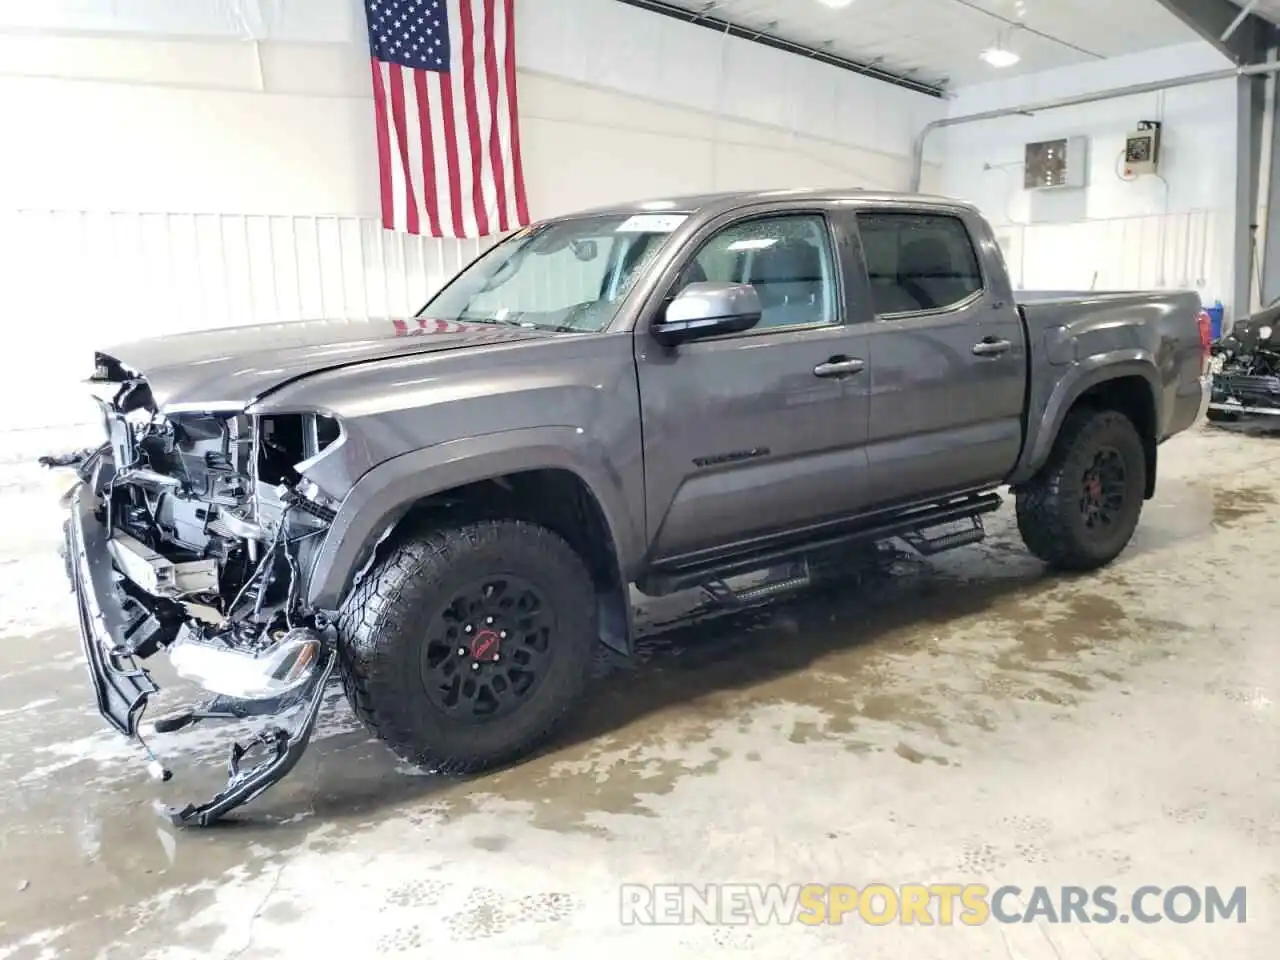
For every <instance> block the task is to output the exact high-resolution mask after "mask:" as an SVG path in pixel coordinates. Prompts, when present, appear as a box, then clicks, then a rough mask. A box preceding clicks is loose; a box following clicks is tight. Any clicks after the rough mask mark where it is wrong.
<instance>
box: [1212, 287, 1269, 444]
mask: <svg viewBox="0 0 1280 960" xmlns="http://www.w3.org/2000/svg"><path fill="white" fill-rule="evenodd" d="M1211 353H1212V367H1211V369H1212V372H1213V386H1212V391H1211V394H1210V399H1209V410H1208V417H1209V419H1210V420H1214V421H1218V422H1232V421H1236V420H1240V419H1242V418H1245V419H1258V418H1269V417H1280V300H1277V301H1274V302H1272V303H1271V304H1269V305H1268V306H1266V307H1264V308H1263V309H1261V310H1259V311H1258V312H1257V313H1255V314H1253V315H1252V316H1250V317H1247V318H1246V319H1244V320H1238V321H1236V323H1235V325H1234V326H1232V328H1231V330H1230V332H1228V333H1227V334H1226V335H1225V336H1223V337H1221V338H1219V339H1218V340H1216V341H1215V342H1214V343H1213V346H1212V349H1211ZM1275 422H1276V423H1277V425H1280V420H1276V421H1275Z"/></svg>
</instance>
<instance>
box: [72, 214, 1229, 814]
mask: <svg viewBox="0 0 1280 960" xmlns="http://www.w3.org/2000/svg"><path fill="white" fill-rule="evenodd" d="M1208 348H1209V336H1208V328H1207V318H1206V317H1205V316H1204V314H1203V313H1202V311H1201V309H1200V302H1199V299H1198V297H1197V296H1196V294H1195V293H1180V292H1172V293H1171V292H1159V293H1157V292H1150V293H1117V294H1094V293H1087V294H1080V295H1076V296H1072V295H1066V294H1053V295H1049V296H1041V297H1035V298H1032V299H1028V300H1026V301H1025V302H1021V303H1019V302H1016V301H1015V298H1014V295H1013V291H1012V289H1011V288H1010V282H1009V277H1008V274H1007V272H1006V270H1005V264H1004V262H1003V260H1002V258H1001V255H1000V251H999V249H998V247H997V245H996V242H995V239H994V238H993V236H992V232H991V228H990V226H989V225H988V224H987V222H986V221H985V220H984V219H983V218H982V217H981V216H980V215H979V213H978V212H977V211H976V210H975V209H974V208H973V207H971V206H968V205H966V204H963V203H957V202H953V201H948V200H943V199H936V198H929V197H919V196H903V195H894V194H878V193H868V192H864V191H859V190H851V191H801V190H783V191H766V192H757V193H734V194H720V195H714V196H701V197H686V198H677V199H671V200H665V201H661V202H647V203H635V204H625V205H621V206H617V207H611V208H608V209H602V210H595V211H590V212H586V213H581V214H576V215H573V216H567V217H560V218H556V219H554V220H549V221H546V222H543V223H539V224H537V225H535V226H532V227H529V228H527V229H524V230H521V231H519V232H518V233H516V234H515V235H513V236H511V237H510V238H508V239H506V240H504V241H502V242H501V243H499V244H498V245H497V246H496V247H494V248H493V249H491V250H489V251H488V252H486V253H484V254H483V255H482V256H480V257H479V258H478V259H477V260H476V261H475V262H473V263H472V264H471V265H469V266H468V267H466V268H465V269H464V270H463V271H462V272H461V273H460V274H459V275H458V276H457V277H455V278H454V279H453V280H452V281H451V282H450V283H449V284H448V285H447V286H446V287H445V288H444V289H442V290H441V291H440V292H439V293H438V294H436V295H435V296H434V297H433V298H432V299H431V300H430V302H428V303H427V305H426V306H425V307H423V309H422V310H421V311H420V312H419V314H418V315H417V316H416V317H414V318H412V319H406V320H401V321H396V322H394V323H383V322H380V321H368V322H364V321H360V322H350V321H333V322H320V323H299V324H292V325H283V326H280V325H274V326H261V327H244V328H238V329H235V330H228V331H209V332H203V333H195V334H185V335H178V336H172V337H167V338H163V339H159V340H149V341H143V342H139V343H134V344H127V345H124V346H120V347H117V348H111V349H106V350H103V351H102V352H100V353H98V354H97V357H96V372H95V375H94V377H93V380H94V382H95V384H96V385H97V386H98V388H99V389H100V391H101V392H102V399H101V409H102V416H103V424H104V429H105V431H106V435H107V438H108V440H107V442H106V443H104V444H103V446H102V447H101V448H100V449H99V450H97V451H95V452H94V453H92V454H91V455H90V456H88V457H87V458H86V459H84V460H83V461H82V462H80V463H79V470H80V474H81V482H80V483H79V484H78V485H77V487H76V488H75V490H74V493H73V494H72V496H71V516H70V521H69V525H68V565H69V570H70V574H71V579H72V582H73V584H74V588H75V595H76V599H77V605H78V609H79V612H80V618H81V627H82V636H83V640H84V649H85V654H86V657H87V660H88V662H89V665H90V673H91V677H92V679H93V685H94V689H95V691H96V695H97V698H98V706H99V709H100V710H101V712H102V714H103V716H104V717H105V718H106V719H107V721H108V722H109V723H110V724H111V725H112V726H114V727H115V728H116V729H118V730H119V731H121V732H122V733H124V734H126V735H128V736H131V737H137V736H138V734H139V722H140V719H141V716H142V711H143V710H144V709H145V707H146V704H147V701H148V699H149V698H150V697H151V695H152V694H154V693H155V692H156V689H157V688H156V684H155V682H154V680H153V679H152V678H151V675H150V674H149V672H148V671H147V670H146V669H145V668H143V667H142V665H141V661H144V660H146V659H147V658H149V657H152V656H154V655H156V654H157V653H159V652H161V651H163V652H165V653H167V654H168V656H169V658H170V660H171V662H172V664H173V666H174V667H175V668H176V669H177V671H178V672H179V673H180V674H182V675H183V676H185V677H187V678H189V679H191V680H193V681H195V682H196V683H198V684H199V685H201V686H202V687H204V688H206V689H208V690H209V691H211V693H212V694H213V695H214V699H213V700H212V701H211V702H210V703H209V704H208V705H207V706H205V707H203V708H201V709H200V710H196V711H187V712H183V713H179V714H177V715H173V716H169V717H166V718H164V719H162V720H160V721H157V723H156V725H155V726H156V729H157V730H158V731H160V732H165V731H172V730H176V729H180V728H181V727H184V726H187V725H189V724H191V723H194V722H197V721H201V720H205V719H210V718H216V719H226V718H244V717H270V718H273V719H271V720H270V721H269V725H268V726H267V727H266V729H265V730H264V731H263V732H262V733H261V734H260V735H259V736H258V738H257V739H256V740H255V741H254V742H253V743H251V744H248V745H245V746H240V745H237V746H236V747H235V748H234V750H233V755H232V774H231V778H230V782H229V783H228V786H227V789H226V790H225V791H224V792H223V793H221V794H219V795H218V796H217V797H215V798H214V799H213V800H211V801H210V802H208V803H205V804H201V805H198V806H196V805H193V806H188V807H186V808H185V809H182V810H175V811H172V814H171V815H172V817H173V819H174V820H175V822H178V823H196V824H204V823H208V822H211V821H212V820H215V819H217V818H218V817H220V816H222V815H223V814H225V813H226V812H227V811H229V810H231V809H233V808H235V807H236V806H239V805H240V804H242V803H244V802H247V801H248V800H251V799H253V798H254V797H256V796H257V795H258V794H260V793H261V792H262V791H263V790H265V789H267V787H269V786H270V785H271V784H272V783H274V782H276V781H277V780H279V779H280V777H282V776H283V775H284V774H285V773H287V771H288V770H289V769H290V768H291V767H292V766H293V764H294V763H295V762H296V760H297V758H298V756H299V755H300V754H301V752H302V750H303V749H305V747H306V743H307V740H308V737H309V736H310V732H311V729H312V725H313V724H314V722H315V718H316V714H317V712H318V711H319V709H320V704H321V696H320V691H321V689H322V687H323V685H324V683H325V682H326V680H327V679H328V677H329V676H330V673H331V672H332V671H335V670H336V671H337V673H338V674H340V675H341V677H342V682H343V685H344V687H345V689H346V694H347V697H348V699H349V701H350V703H351V706H352V707H353V708H354V710H355V712H356V713H357V714H358V715H359V716H360V718H361V719H362V720H363V721H364V722H365V723H366V724H367V725H368V726H369V728H370V729H371V730H373V731H374V732H375V733H376V734H377V735H378V736H379V737H381V738H382V739H383V740H384V741H385V742H386V743H387V744H388V745H389V746H390V747H391V748H392V749H393V750H394V751H395V752H396V753H397V754H399V755H400V756H402V757H404V758H405V759H407V760H410V761H412V762H415V763H418V764H422V765H425V766H428V767H430V768H432V769H436V770H442V771H461V772H470V771H477V770H482V769H486V768H490V767H493V766H495V765H498V764H503V763H507V762H510V761H512V760H515V759H517V758H519V757H521V756H524V755H526V754H527V753H528V752H529V751H531V750H533V749H535V748H536V747H537V746H538V745H540V744H542V743H544V742H545V741H546V740H547V739H548V738H549V737H550V736H551V735H552V734H553V733H554V732H555V731H557V730H559V729H560V728H561V727H562V725H563V724H564V723H565V722H566V720H567V718H568V717H569V716H570V715H571V714H572V713H573V710H574V708H575V707H576V706H577V705H578V704H579V703H580V701H581V700H582V699H583V696H584V692H585V690H586V688H587V685H588V677H589V674H590V666H591V661H592V657H593V654H594V652H595V650H596V647H597V644H599V643H603V644H604V645H606V646H607V647H610V648H612V649H613V650H615V651H617V652H619V653H621V654H624V655H626V654H629V653H630V652H631V647H632V609H631V605H630V602H629V597H630V592H629V587H630V586H631V585H634V586H635V587H637V588H638V589H639V590H640V591H642V592H644V593H646V594H649V595H654V596H658V595H664V594H670V593H673V592H676V591H680V590H685V589H689V588H696V587H705V588H707V589H710V590H713V591H715V592H717V594H718V595H721V596H732V591H731V590H729V588H728V587H727V585H726V581H727V580H729V579H730V578H733V577H734V576H735V575H738V574H746V573H751V572H757V571H766V570H779V569H782V570H784V572H783V573H782V574H781V575H780V577H779V579H778V580H776V581H774V582H773V583H772V584H766V585H765V586H764V587H763V588H761V589H763V590H764V591H765V593H768V592H770V591H777V590H781V589H789V588H793V587H795V586H799V585H803V584H804V583H806V582H807V581H808V580H809V578H810V577H811V575H812V571H813V570H814V569H815V568H816V567H817V566H818V565H820V564H830V563H832V562H833V561H834V562H837V563H838V562H839V558H840V557H842V556H844V555H846V552H847V551H850V550H851V548H858V549H861V548H863V547H865V546H867V545H872V544H876V543H880V542H883V541H885V540H888V539H890V538H902V539H904V540H905V541H906V542H907V543H909V544H910V545H911V546H912V547H914V548H915V549H916V550H918V551H919V552H921V553H923V554H933V553H937V552H939V551H942V550H948V549H952V548H955V547H959V546H962V545H964V544H970V543H975V542H977V541H978V540H981V539H982V537H983V519H982V518H983V517H984V516H985V515H986V514H988V513H990V512H991V511H993V510H995V509H997V508H998V507H999V506H1000V504H1001V497H1000V495H999V494H998V492H997V490H998V488H1000V487H1002V486H1003V485H1006V484H1007V485H1009V486H1010V487H1011V489H1012V491H1013V495H1014V497H1015V501H1016V508H1017V524H1018V529H1019V530H1020V531H1021V534H1022V537H1023V539H1024V541H1025V542H1026V544H1027V547H1028V548H1029V549H1030V550H1031V552H1032V553H1034V554H1035V555H1036V556H1037V557H1040V558H1042V559H1043V560H1044V561H1045V562H1046V563H1048V564H1050V565H1052V566H1054V567H1057V568H1060V569H1065V570H1091V569H1095V568H1097V567H1101V566H1103V565H1105V564H1107V563H1110V562H1111V561H1112V560H1113V559H1114V558H1115V557H1116V556H1118V555H1119V554H1120V553H1121V551H1122V550H1123V549H1124V548H1125V546H1126V545H1127V544H1128V542H1129V540H1130V538H1131V536H1132V535H1133V532H1134V529H1135V527H1136V525H1137V523H1138V520H1139V515H1140V513H1141V510H1142V506H1143V502H1144V501H1145V500H1146V499H1148V498H1150V497H1151V496H1152V494H1153V493H1154V491H1155V488H1156V468H1157V462H1158V456H1157V454H1158V450H1159V446H1160V444H1161V443H1162V442H1164V441H1165V440H1167V439H1168V438H1169V437H1171V436H1173V435H1174V434H1176V433H1178V432H1179V431H1181V430H1184V429H1186V428H1187V427H1189V426H1191V425H1192V424H1194V423H1195V422H1197V420H1198V419H1199V417H1200V416H1201V415H1202V409H1203V404H1204V403H1205V402H1206V396H1207V389H1208V378H1207V375H1206V371H1207V365H1208V359H1209V358H1208ZM763 595H764V594H762V593H760V592H759V591H758V590H757V591H756V592H753V593H752V594H750V595H748V596H745V597H741V596H740V597H739V599H741V600H746V601H750V600H752V599H756V598H758V597H760V596H763ZM280 718H290V719H280ZM255 748H256V749H261V750H265V751H266V753H267V756H266V759H264V760H262V761H260V762H259V763H257V764H256V765H254V766H252V767H246V768H243V769H242V767H241V761H242V759H243V758H244V756H245V755H246V753H247V752H248V751H249V750H250V749H255ZM148 749H149V748H148ZM158 769H159V770H160V772H161V775H162V776H163V775H165V774H164V772H163V767H162V766H160V767H158Z"/></svg>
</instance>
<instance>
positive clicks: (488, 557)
mask: <svg viewBox="0 0 1280 960" xmlns="http://www.w3.org/2000/svg"><path fill="white" fill-rule="evenodd" d="M338 632H339V642H340V646H339V649H340V651H341V664H342V675H343V684H344V687H345V690H346V694H347V699H348V700H349V701H350V703H351V706H352V708H353V709H354V710H355V712H356V714H357V716H359V717H360V719H361V720H363V721H364V723H365V725H366V726H368V727H369V728H370V730H372V731H373V733H374V734H375V735H376V736H378V737H379V738H380V739H382V740H383V741H384V742H385V743H386V744H387V745H388V746H390V747H391V749H392V750H393V751H395V753H396V754H398V755H399V756H400V757H401V758H402V759H405V760H407V761H409V762H411V763H415V764H419V765H421V766H424V767H427V768H429V769H433V770H438V771H440V772H442V773H471V772H476V771H479V770H483V769H488V768H491V767H495V766H498V765H501V764H504V763H508V762H511V761H512V760H515V759H517V758H519V757H521V756H522V755H525V754H527V753H529V752H531V751H533V750H534V749H536V748H537V747H538V746H539V745H541V744H542V743H544V742H545V741H546V740H548V739H549V738H550V737H551V736H552V735H554V734H555V733H556V732H557V731H558V730H559V729H560V728H561V726H562V725H563V724H564V723H565V721H566V720H567V719H568V718H569V717H570V716H571V714H572V713H573V710H574V708H576V707H577V706H578V705H579V704H580V702H581V701H582V700H583V699H584V693H585V690H586V685H587V681H588V679H589V677H590V672H591V665H592V662H593V659H594V654H595V647H596V641H597V638H598V636H599V632H598V630H597V625H596V602H595V590H594V587H593V585H592V581H591V577H590V575H589V574H588V573H587V570H586V568H585V566H584V565H583V563H582V561H581V560H580V559H579V557H578V555H577V554H576V553H575V552H574V551H573V549H572V548H571V547H570V546H569V545H568V544H567V543H565V541H564V540H563V539H561V538H560V537H559V536H557V535H556V534H554V533H552V532H551V531H549V530H547V529H545V528H543V527H540V526H537V525H535V524H532V523H527V522H524V521H519V520H496V521H494V520H486V521H478V522H474V523H469V524H464V525H460V526H456V527H452V528H446V529H431V530H421V531H415V532H411V533H409V534H408V535H406V536H403V537H402V538H401V539H400V540H399V542H398V543H397V545H396V546H395V547H394V548H393V549H392V550H391V551H390V552H389V554H388V555H387V556H386V557H385V558H384V559H383V560H382V562H381V563H380V564H379V565H378V566H377V567H375V568H374V569H373V570H371V571H370V572H369V574H368V575H367V576H366V577H365V579H364V580H363V581H361V583H360V585H359V586H358V587H357V588H356V589H355V590H353V591H352V594H351V596H350V597H349V598H348V599H347V600H346V602H345V603H344V605H343V609H342V613H341V616H340V618H339V622H338Z"/></svg>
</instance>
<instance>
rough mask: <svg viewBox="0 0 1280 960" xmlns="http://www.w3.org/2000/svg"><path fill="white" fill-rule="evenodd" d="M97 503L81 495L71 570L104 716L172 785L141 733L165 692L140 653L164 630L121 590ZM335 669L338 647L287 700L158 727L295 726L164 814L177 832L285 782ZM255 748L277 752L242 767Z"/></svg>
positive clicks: (216, 707)
mask: <svg viewBox="0 0 1280 960" xmlns="http://www.w3.org/2000/svg"><path fill="white" fill-rule="evenodd" d="M97 503H98V499H97V497H96V496H95V495H94V493H93V491H92V489H91V488H90V486H89V485H88V484H82V485H81V486H79V487H78V488H76V490H75V492H74V494H73V496H72V498H71V516H70V518H69V520H68V523H67V531H66V539H67V542H66V550H67V554H66V560H67V571H68V575H69V576H70V578H71V587H72V590H73V592H74V594H75V601H76V609H77V612H78V615H79V625H80V640H81V645H82V646H83V648H84V655H85V661H86V662H87V663H88V666H89V678H90V682H91V684H92V686H93V691H94V696H95V698H96V699H97V704H98V712H99V713H101V714H102V716H103V718H104V719H105V720H106V721H107V723H109V724H110V725H111V726H112V727H113V728H114V729H115V730H117V731H119V732H120V733H122V734H124V735H125V736H126V737H130V738H132V739H134V740H136V741H137V742H138V744H139V746H140V747H141V748H142V749H143V751H145V753H146V755H147V756H148V757H150V759H151V761H152V764H151V772H152V775H153V776H155V777H157V778H158V779H161V780H168V779H170V777H171V774H170V772H169V771H168V770H167V769H165V768H164V767H163V766H162V765H161V764H160V762H159V761H158V760H157V759H156V757H155V755H154V754H153V753H152V751H151V748H150V747H149V746H148V745H147V744H146V743H145V741H143V739H142V737H141V736H140V734H139V725H140V724H141V722H142V716H143V713H144V712H145V711H146V708H147V702H148V701H149V700H150V698H151V696H152V695H153V694H155V693H157V692H158V691H159V687H158V686H157V684H156V683H155V681H154V680H152V678H151V675H150V674H149V673H148V672H147V670H146V669H144V668H143V667H141V666H140V665H139V664H138V650H139V649H140V648H141V647H142V645H143V643H144V642H145V641H146V640H148V639H149V638H150V637H151V635H152V634H153V633H154V632H155V631H156V630H157V629H158V624H157V623H156V621H155V618H154V616H153V615H152V614H151V613H150V612H149V611H147V610H146V609H144V608H143V607H142V606H141V605H140V604H138V603H137V602H136V601H134V600H133V599H131V598H129V597H128V596H127V595H126V594H125V593H124V591H123V590H122V589H120V587H118V586H117V584H116V578H117V574H116V572H115V569H114V566H113V564H112V562H111V554H110V551H109V550H108V547H107V533H106V530H105V529H104V528H103V526H102V524H100V523H99V522H98V521H97V519H96V518H95V516H94V511H95V509H96V507H97ZM336 662H337V657H336V656H335V654H334V650H333V647H332V646H331V645H325V646H324V648H323V652H322V653H321V657H320V661H319V663H318V664H317V665H316V667H315V670H314V672H313V674H312V676H311V679H310V680H309V681H308V682H307V684H306V685H305V686H303V687H302V689H300V690H298V691H296V692H294V693H292V694H290V695H289V696H287V697H285V698H281V699H280V700H278V701H274V702H267V701H243V700H234V699H231V698H227V697H216V698H214V699H213V700H212V701H211V702H210V703H208V704H207V705H205V706H204V707H202V708H200V709H199V710H195V711H190V712H188V713H185V714H182V715H181V716H180V717H179V718H178V719H177V720H176V721H174V720H170V721H168V722H165V721H161V722H158V723H157V724H156V728H157V731H158V732H160V733H166V732H173V731H175V730H178V729H181V728H183V727H187V726H190V725H191V724H193V723H198V722H201V721H204V720H232V721H237V720H245V719H249V718H254V717H262V716H280V715H283V714H294V716H293V717H292V718H291V719H292V722H291V723H289V724H287V725H283V726H282V725H276V724H272V725H271V726H268V727H267V728H266V729H265V730H263V731H262V732H261V733H259V734H258V736H257V737H255V738H254V739H253V740H252V741H250V742H249V743H248V744H244V745H242V744H239V743H235V744H233V745H232V748H231V757H230V760H229V763H228V768H229V769H228V777H227V785H226V787H225V788H224V789H223V790H222V791H221V792H220V793H218V794H217V795H216V796H215V797H213V799H211V800H209V801H208V802H207V803H203V804H188V805H187V806H185V807H183V808H181V809H175V808H165V809H164V811H163V812H164V816H165V817H167V818H168V819H169V820H170V822H172V823H173V824H175V825H177V826H208V825H209V824H211V823H213V822H214V821H216V820H218V819H220V818H222V817H223V816H224V815H225V814H227V813H229V812H230V811H232V810H234V809H236V808H237V807H240V806H242V805H244V804H246V803H248V802H250V801H251V800H253V799H255V798H257V797H259V796H261V795H262V794H263V793H264V792H265V791H266V790H267V789H269V788H270V787H271V786H273V785H274V784H276V783H278V782H279V781H280V780H281V779H283V778H284V777H285V776H286V775H287V774H288V773H289V772H290V771H291V770H293V768H294V766H295V765H296V764H297V762H298V760H299V759H300V758H301V757H302V754H303V753H304V752H305V751H306V749H307V746H308V744H309V743H310V740H311V735H312V733H313V732H314V730H315V724H316V718H317V717H318V715H319V713H320V706H321V703H322V701H323V698H324V690H325V686H326V685H327V684H328V681H329V679H330V677H331V676H332V674H333V669H334V666H335V664H336ZM255 748H266V749H268V750H270V751H271V752H270V753H269V755H268V757H267V759H265V760H263V761H261V762H259V763H256V764H254V765H253V766H251V767H248V768H244V769H242V768H241V762H242V761H243V760H244V758H245V756H246V755H247V754H248V753H249V752H250V751H253V750H255Z"/></svg>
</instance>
